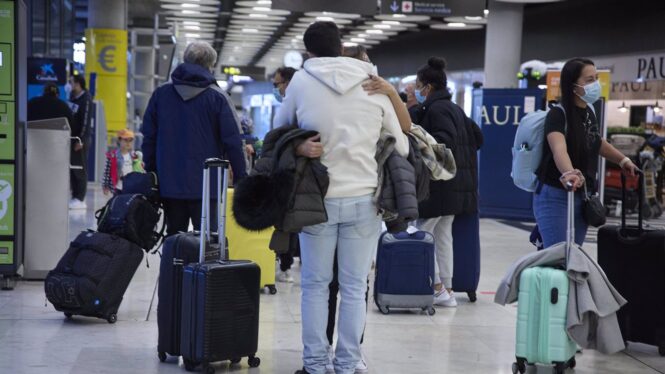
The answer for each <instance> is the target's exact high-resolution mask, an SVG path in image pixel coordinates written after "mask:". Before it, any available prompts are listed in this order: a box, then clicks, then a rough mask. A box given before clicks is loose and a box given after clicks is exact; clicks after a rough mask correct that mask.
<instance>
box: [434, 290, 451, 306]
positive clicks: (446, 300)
mask: <svg viewBox="0 0 665 374" xmlns="http://www.w3.org/2000/svg"><path fill="white" fill-rule="evenodd" d="M434 305H440V306H445V307H448V308H455V307H456V306H457V300H455V295H454V294H453V293H452V292H448V290H446V289H445V288H444V289H442V290H441V291H439V292H437V293H435V294H434Z"/></svg>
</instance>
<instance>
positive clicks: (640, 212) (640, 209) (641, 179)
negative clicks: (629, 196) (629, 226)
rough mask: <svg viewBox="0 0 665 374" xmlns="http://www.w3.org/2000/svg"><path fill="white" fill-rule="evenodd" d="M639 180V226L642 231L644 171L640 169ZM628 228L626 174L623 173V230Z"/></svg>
mask: <svg viewBox="0 0 665 374" xmlns="http://www.w3.org/2000/svg"><path fill="white" fill-rule="evenodd" d="M637 175H638V182H637V189H638V191H639V192H638V194H637V195H638V196H639V198H638V202H637V228H638V230H639V232H642V231H643V230H644V229H643V225H642V204H643V203H644V173H643V172H642V171H641V170H640V171H638V172H637ZM625 229H626V176H625V175H624V173H623V172H622V173H621V231H624V230H625Z"/></svg>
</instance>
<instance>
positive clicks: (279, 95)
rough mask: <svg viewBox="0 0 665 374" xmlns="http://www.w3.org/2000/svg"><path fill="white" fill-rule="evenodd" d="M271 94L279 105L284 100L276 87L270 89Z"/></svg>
mask: <svg viewBox="0 0 665 374" xmlns="http://www.w3.org/2000/svg"><path fill="white" fill-rule="evenodd" d="M272 94H273V96H275V100H277V101H278V102H280V103H281V102H282V100H284V97H283V96H282V94H281V93H280V92H279V88H277V87H275V88H273V89H272Z"/></svg>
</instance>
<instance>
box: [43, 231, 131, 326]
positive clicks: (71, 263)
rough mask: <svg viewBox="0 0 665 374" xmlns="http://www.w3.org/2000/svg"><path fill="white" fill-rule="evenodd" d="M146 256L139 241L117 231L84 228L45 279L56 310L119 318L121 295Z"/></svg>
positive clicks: (105, 317)
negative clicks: (126, 238)
mask: <svg viewBox="0 0 665 374" xmlns="http://www.w3.org/2000/svg"><path fill="white" fill-rule="evenodd" d="M141 260H143V251H142V250H141V248H139V247H138V246H137V245H136V244H134V243H132V242H130V241H128V240H125V239H123V238H120V237H118V236H115V235H110V234H104V233H100V232H92V231H88V232H83V233H81V234H80V235H79V236H78V237H77V238H76V240H74V241H73V242H72V243H71V246H70V247H69V249H68V250H67V252H66V253H65V255H64V256H63V257H62V258H61V259H60V261H59V262H58V265H57V266H56V267H55V269H53V270H51V271H50V272H49V273H48V275H47V276H46V280H45V281H44V291H45V292H46V297H47V298H48V300H49V301H50V302H51V303H52V304H53V306H54V307H55V309H56V310H58V311H60V312H64V313H65V316H67V317H68V318H71V316H73V315H82V316H89V317H98V318H102V319H106V320H107V321H108V322H109V323H115V322H116V321H117V313H118V308H119V307H120V303H121V302H122V297H123V295H124V294H125V291H126V290H127V287H128V286H129V282H130V281H131V280H132V277H133V276H134V273H135V272H136V269H138V267H139V265H140V264H141Z"/></svg>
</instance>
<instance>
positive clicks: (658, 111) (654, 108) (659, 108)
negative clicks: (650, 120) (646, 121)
mask: <svg viewBox="0 0 665 374" xmlns="http://www.w3.org/2000/svg"><path fill="white" fill-rule="evenodd" d="M662 110H663V107H662V106H660V105H658V100H656V106H654V107H653V112H654V113H660V112H661V111H662Z"/></svg>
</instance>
